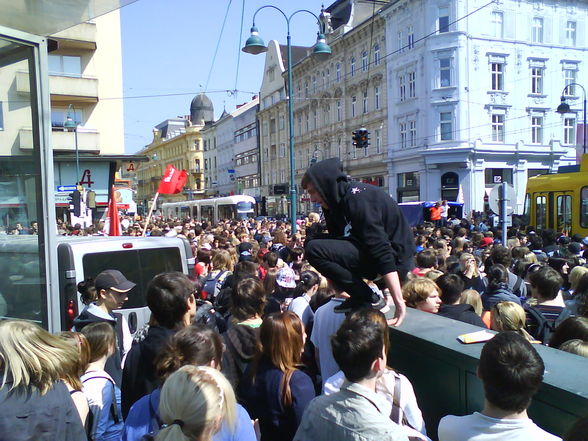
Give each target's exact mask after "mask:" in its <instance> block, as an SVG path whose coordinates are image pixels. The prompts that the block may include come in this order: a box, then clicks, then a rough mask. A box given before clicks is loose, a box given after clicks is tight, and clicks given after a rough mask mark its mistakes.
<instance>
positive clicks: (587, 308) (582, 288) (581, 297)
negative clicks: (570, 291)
mask: <svg viewBox="0 0 588 441" xmlns="http://www.w3.org/2000/svg"><path fill="white" fill-rule="evenodd" d="M574 297H575V299H576V307H577V312H578V315H579V316H582V317H588V273H586V274H584V275H583V276H582V277H580V280H579V281H578V285H577V286H576V291H575V292H574Z"/></svg>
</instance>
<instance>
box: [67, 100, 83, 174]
mask: <svg viewBox="0 0 588 441" xmlns="http://www.w3.org/2000/svg"><path fill="white" fill-rule="evenodd" d="M72 112H73V118H72V116H71V115H72ZM75 117H76V109H75V107H74V106H73V104H70V105H69V106H68V108H67V118H66V120H65V122H64V123H63V128H64V129H66V130H67V131H68V132H69V131H70V129H71V130H73V132H74V142H75V144H76V185H79V180H80V152H79V150H78V123H77V122H76V121H74V119H75Z"/></svg>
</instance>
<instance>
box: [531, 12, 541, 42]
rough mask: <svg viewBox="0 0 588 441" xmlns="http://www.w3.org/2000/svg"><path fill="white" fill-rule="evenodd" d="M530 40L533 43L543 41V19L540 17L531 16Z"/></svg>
mask: <svg viewBox="0 0 588 441" xmlns="http://www.w3.org/2000/svg"><path fill="white" fill-rule="evenodd" d="M531 41H532V42H533V43H543V19H542V18H541V17H535V18H533V25H532V26H531Z"/></svg>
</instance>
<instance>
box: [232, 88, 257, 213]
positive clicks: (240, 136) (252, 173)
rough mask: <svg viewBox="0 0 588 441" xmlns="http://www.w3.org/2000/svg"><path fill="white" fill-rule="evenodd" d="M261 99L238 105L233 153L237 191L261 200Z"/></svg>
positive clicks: (234, 113) (234, 120)
mask: <svg viewBox="0 0 588 441" xmlns="http://www.w3.org/2000/svg"><path fill="white" fill-rule="evenodd" d="M258 106H259V99H258V98H257V97H255V98H254V99H253V100H251V101H249V102H248V103H245V104H243V105H241V106H238V108H237V110H235V112H233V114H232V116H233V122H234V125H235V131H234V135H233V143H234V147H233V153H234V158H235V159H234V161H235V164H234V170H235V184H236V188H235V192H236V194H244V195H248V196H252V197H254V198H255V199H256V200H257V202H258V203H259V202H261V192H260V186H259V141H258V138H257V131H258V130H257V109H258Z"/></svg>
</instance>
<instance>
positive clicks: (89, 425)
mask: <svg viewBox="0 0 588 441" xmlns="http://www.w3.org/2000/svg"><path fill="white" fill-rule="evenodd" d="M98 378H100V379H103V380H108V382H109V383H110V384H111V386H112V392H111V402H110V416H111V417H112V420H113V421H114V422H115V423H116V424H118V423H120V422H121V421H122V420H123V418H122V415H121V413H120V410H119V408H118V406H117V405H116V393H115V385H114V381H112V379H111V378H109V377H105V376H103V375H96V376H94V377H90V378H86V379H84V380H83V381H82V383H87V382H88V381H90V380H95V379H98ZM97 418H98V415H94V412H93V411H92V407H91V406H90V411H89V412H88V419H87V420H86V434H87V435H88V440H90V441H93V440H94V433H95V431H96V427H95V426H96V425H97V424H98V419H97Z"/></svg>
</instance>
